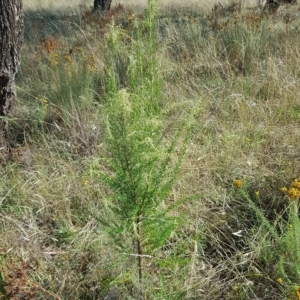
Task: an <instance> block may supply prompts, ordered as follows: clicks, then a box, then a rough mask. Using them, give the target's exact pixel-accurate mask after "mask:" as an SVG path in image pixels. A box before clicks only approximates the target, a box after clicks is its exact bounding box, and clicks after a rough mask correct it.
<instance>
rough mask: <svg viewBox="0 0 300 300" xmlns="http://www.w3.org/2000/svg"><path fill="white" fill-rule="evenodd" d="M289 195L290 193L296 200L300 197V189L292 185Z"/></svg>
mask: <svg viewBox="0 0 300 300" xmlns="http://www.w3.org/2000/svg"><path fill="white" fill-rule="evenodd" d="M287 195H288V196H289V197H290V198H291V199H293V200H295V199H297V198H298V197H300V190H298V189H296V188H294V187H291V188H289V189H288V191H287Z"/></svg>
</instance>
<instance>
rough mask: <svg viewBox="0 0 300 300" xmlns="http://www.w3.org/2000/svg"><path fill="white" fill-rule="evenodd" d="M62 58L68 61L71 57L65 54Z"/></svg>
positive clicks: (70, 60)
mask: <svg viewBox="0 0 300 300" xmlns="http://www.w3.org/2000/svg"><path fill="white" fill-rule="evenodd" d="M64 59H65V60H66V61H68V62H69V63H71V62H72V58H71V57H70V56H69V55H65V56H64Z"/></svg>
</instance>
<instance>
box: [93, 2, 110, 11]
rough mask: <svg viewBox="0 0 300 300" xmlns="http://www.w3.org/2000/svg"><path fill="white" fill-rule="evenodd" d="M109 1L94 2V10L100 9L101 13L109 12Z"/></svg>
mask: <svg viewBox="0 0 300 300" xmlns="http://www.w3.org/2000/svg"><path fill="white" fill-rule="evenodd" d="M110 6H111V0H94V10H95V11H96V10H98V9H99V8H100V9H101V11H102V12H105V11H108V10H110Z"/></svg>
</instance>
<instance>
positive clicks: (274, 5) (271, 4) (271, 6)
mask: <svg viewBox="0 0 300 300" xmlns="http://www.w3.org/2000/svg"><path fill="white" fill-rule="evenodd" d="M281 3H285V4H297V0H267V1H266V4H265V9H268V10H269V11H272V12H276V10H277V9H278V8H279V6H280V4H281Z"/></svg>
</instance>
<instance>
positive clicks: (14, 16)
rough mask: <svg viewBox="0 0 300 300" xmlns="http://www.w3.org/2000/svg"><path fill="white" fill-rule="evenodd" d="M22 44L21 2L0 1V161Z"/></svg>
mask: <svg viewBox="0 0 300 300" xmlns="http://www.w3.org/2000/svg"><path fill="white" fill-rule="evenodd" d="M22 42H23V9H22V0H0V159H1V156H2V155H1V154H3V153H5V152H7V151H8V141H7V132H8V124H7V121H5V118H3V117H5V116H8V114H9V110H10V107H11V103H12V100H13V98H14V96H15V77H16V73H17V72H18V68H19V65H20V54H19V53H20V49H21V46H22Z"/></svg>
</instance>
